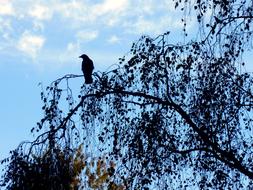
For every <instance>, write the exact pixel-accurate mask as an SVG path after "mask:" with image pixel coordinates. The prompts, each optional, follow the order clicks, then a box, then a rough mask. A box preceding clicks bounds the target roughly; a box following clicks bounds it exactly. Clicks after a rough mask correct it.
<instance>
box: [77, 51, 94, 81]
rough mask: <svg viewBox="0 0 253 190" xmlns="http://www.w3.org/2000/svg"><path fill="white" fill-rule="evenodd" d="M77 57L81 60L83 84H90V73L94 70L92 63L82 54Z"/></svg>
mask: <svg viewBox="0 0 253 190" xmlns="http://www.w3.org/2000/svg"><path fill="white" fill-rule="evenodd" d="M79 57H80V58H82V59H83V62H82V71H83V75H84V79H85V84H91V83H92V82H93V80H92V71H93V69H94V66H93V61H92V60H91V59H90V58H89V57H88V56H87V55H86V54H83V55H81V56H79Z"/></svg>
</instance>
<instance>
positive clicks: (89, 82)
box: [84, 76, 93, 84]
mask: <svg viewBox="0 0 253 190" xmlns="http://www.w3.org/2000/svg"><path fill="white" fill-rule="evenodd" d="M84 78H85V84H91V83H93V79H92V76H86V77H84Z"/></svg>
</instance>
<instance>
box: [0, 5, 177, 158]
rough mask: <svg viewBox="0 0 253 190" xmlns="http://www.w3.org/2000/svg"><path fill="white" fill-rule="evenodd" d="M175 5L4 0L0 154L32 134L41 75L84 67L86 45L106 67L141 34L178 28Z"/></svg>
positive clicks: (0, 10) (47, 77)
mask: <svg viewBox="0 0 253 190" xmlns="http://www.w3.org/2000/svg"><path fill="white" fill-rule="evenodd" d="M173 7H174V5H173V3H172V1H168V0H158V1H157V0H68V1H65V0H0V88H1V91H0V160H1V159H3V158H5V157H7V156H8V153H9V151H10V150H12V149H15V148H16V147H17V145H18V144H19V143H20V142H21V141H24V140H31V139H33V136H32V134H31V133H30V130H31V128H32V127H34V126H35V125H36V123H37V122H38V121H39V120H40V119H41V117H42V110H41V107H42V102H41V100H40V91H41V87H40V86H39V85H38V84H39V83H42V84H43V85H44V86H47V85H49V84H50V83H51V82H52V81H53V80H56V79H57V78H60V77H62V76H64V75H65V74H82V73H81V69H80V66H81V65H80V64H81V60H80V59H79V58H78V56H79V55H81V54H83V53H85V54H87V55H89V56H90V57H91V58H92V60H93V62H94V65H95V71H101V72H104V71H107V70H108V69H110V66H111V65H113V64H117V63H118V58H120V57H122V56H124V55H125V54H126V53H127V52H129V50H130V47H131V45H132V43H133V42H134V41H136V40H138V38H140V36H141V35H150V36H151V37H155V36H156V35H158V34H161V33H164V32H166V31H168V30H170V31H172V33H173V31H174V34H177V33H178V31H179V30H180V29H181V24H180V22H179V20H180V17H178V14H177V12H175V11H174V10H173ZM172 35H173V34H172ZM76 80H83V79H81V78H80V79H76Z"/></svg>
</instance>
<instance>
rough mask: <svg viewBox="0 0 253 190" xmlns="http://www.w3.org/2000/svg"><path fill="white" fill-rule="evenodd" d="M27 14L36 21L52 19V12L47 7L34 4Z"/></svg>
mask: <svg viewBox="0 0 253 190" xmlns="http://www.w3.org/2000/svg"><path fill="white" fill-rule="evenodd" d="M28 14H29V15H30V16H32V17H34V18H36V19H38V20H48V19H50V18H51V17H52V11H51V10H50V8H49V7H47V6H44V5H39V4H36V5H34V6H33V7H32V8H31V9H30V10H29V12H28Z"/></svg>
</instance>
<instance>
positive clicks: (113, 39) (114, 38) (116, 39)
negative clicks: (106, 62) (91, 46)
mask: <svg viewBox="0 0 253 190" xmlns="http://www.w3.org/2000/svg"><path fill="white" fill-rule="evenodd" d="M108 42H109V43H110V44H116V43H119V42H120V39H119V37H118V36H116V35H113V36H111V37H110V38H109V39H108Z"/></svg>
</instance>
